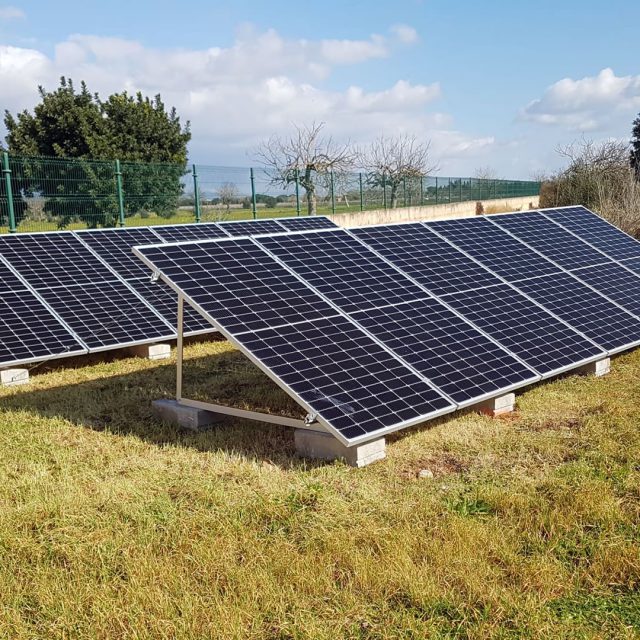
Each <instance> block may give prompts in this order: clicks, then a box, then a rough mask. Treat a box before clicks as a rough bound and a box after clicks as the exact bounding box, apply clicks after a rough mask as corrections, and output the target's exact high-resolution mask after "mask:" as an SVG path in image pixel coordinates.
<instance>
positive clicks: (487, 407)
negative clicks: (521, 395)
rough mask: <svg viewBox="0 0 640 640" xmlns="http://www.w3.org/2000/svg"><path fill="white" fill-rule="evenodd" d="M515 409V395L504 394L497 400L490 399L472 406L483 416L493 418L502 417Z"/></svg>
mask: <svg viewBox="0 0 640 640" xmlns="http://www.w3.org/2000/svg"><path fill="white" fill-rule="evenodd" d="M515 407H516V394H515V393H505V395H503V396H498V397H497V398H490V399H489V400H483V401H482V402H479V403H478V404H474V405H473V409H474V410H475V411H478V412H479V413H483V414H484V415H487V416H491V417H493V418H495V417H496V416H501V415H504V414H505V413H511V412H512V411H513V410H514V409H515Z"/></svg>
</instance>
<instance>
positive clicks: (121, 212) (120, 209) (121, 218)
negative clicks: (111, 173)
mask: <svg viewBox="0 0 640 640" xmlns="http://www.w3.org/2000/svg"><path fill="white" fill-rule="evenodd" d="M116 187H117V189H118V224H119V225H120V226H121V227H124V194H123V193H122V171H120V160H116Z"/></svg>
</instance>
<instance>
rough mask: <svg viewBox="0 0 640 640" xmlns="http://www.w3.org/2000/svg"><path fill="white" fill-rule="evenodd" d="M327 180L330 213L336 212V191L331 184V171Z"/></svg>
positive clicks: (332, 183)
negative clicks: (329, 187)
mask: <svg viewBox="0 0 640 640" xmlns="http://www.w3.org/2000/svg"><path fill="white" fill-rule="evenodd" d="M329 178H330V180H331V183H330V184H331V213H334V214H335V212H336V190H335V185H334V182H333V171H330V172H329Z"/></svg>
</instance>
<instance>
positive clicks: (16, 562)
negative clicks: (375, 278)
mask: <svg viewBox="0 0 640 640" xmlns="http://www.w3.org/2000/svg"><path fill="white" fill-rule="evenodd" d="M186 355H187V357H188V362H187V365H186V369H185V376H186V380H185V383H186V390H185V391H186V393H187V395H189V396H191V397H202V398H205V397H206V398H207V399H209V400H212V401H216V400H217V401H226V402H235V403H238V402H241V401H240V398H244V399H245V401H246V405H245V406H248V407H250V408H254V409H258V410H270V411H278V412H282V413H285V414H290V415H296V411H297V409H296V405H294V403H292V402H291V401H289V400H288V399H287V397H286V396H285V395H284V394H283V393H282V392H281V391H280V390H279V389H277V388H276V387H275V386H274V385H273V384H272V383H271V382H270V381H269V380H268V379H267V378H266V377H265V376H263V375H262V374H261V373H259V372H258V371H257V370H255V369H253V368H250V367H249V366H248V365H247V364H246V361H245V360H244V359H243V358H242V357H241V356H240V354H239V353H238V352H236V351H235V350H234V349H233V348H232V347H231V346H230V345H229V344H228V343H227V342H204V343H200V344H192V345H191V346H189V347H188V348H187V351H186ZM34 373H35V372H34ZM174 374H175V370H174V364H173V363H169V364H165V363H158V362H149V361H146V360H141V359H120V360H114V361H112V362H106V361H102V360H100V359H99V358H97V357H94V359H93V363H92V364H91V363H87V360H83V361H81V362H79V363H78V365H77V366H76V367H75V368H74V367H72V366H71V363H69V366H68V368H65V369H60V370H54V371H51V372H48V373H45V374H40V375H34V378H33V384H32V385H31V386H29V387H22V388H15V389H12V390H10V389H2V390H0V424H1V425H2V428H0V459H1V460H2V464H0V594H1V597H0V638H12V639H22V638H98V639H101V638H104V639H106V638H109V639H111V638H137V639H140V638H181V639H183V638H193V639H196V638H198V639H200V638H209V637H215V638H242V639H245V638H249V639H254V638H255V639H258V638H260V639H262V638H265V639H266V638H269V639H275V638H281V639H284V638H296V639H297V638H312V639H324V638H326V639H327V640H329V639H331V640H334V639H336V638H370V639H373V638H375V639H382V638H416V639H423V638H436V639H438V638H441V639H444V638H502V639H504V638H536V639H538V638H539V639H544V640H548V639H550V638H554V639H556V638H567V639H568V638H574V639H578V638H580V639H582V638H593V639H595V638H637V637H640V430H639V429H638V424H640V403H638V397H639V395H640V351H636V352H635V353H632V354H628V355H624V356H621V357H618V358H616V359H615V360H614V361H613V370H612V373H611V375H609V376H607V377H606V378H600V379H596V378H584V377H576V376H567V377H564V378H563V379H560V380H556V381H554V382H549V383H545V384H540V385H538V386H536V387H535V388H532V389H531V390H529V391H527V392H526V393H523V394H522V395H521V396H519V398H518V411H517V412H516V413H515V414H512V415H509V416H506V417H505V418H503V419H495V420H493V419H490V418H486V417H482V416H479V415H476V414H473V413H459V414H455V415H454V416H453V417H451V416H449V417H447V418H443V419H439V420H437V421H435V422H433V423H431V424H430V425H428V426H427V427H424V428H421V429H414V430H411V431H408V432H406V433H404V434H401V435H396V436H393V437H392V438H390V445H389V446H388V448H387V451H388V459H387V460H386V461H384V462H381V463H376V464H374V465H372V466H370V467H367V468H365V469H361V470H356V469H352V468H349V467H347V466H345V465H343V464H341V463H332V464H322V463H315V462H310V461H304V460H301V459H298V458H296V457H295V455H294V449H293V442H292V434H291V432H290V431H288V430H286V429H284V428H280V427H275V426H259V425H256V424H250V423H243V422H240V421H235V422H234V421H230V422H227V423H225V424H224V425H222V426H219V427H217V428H216V429H214V430H211V431H208V432H205V433H200V434H189V433H186V432H178V431H176V430H174V429H173V428H170V427H167V426H163V425H161V424H159V423H157V422H156V421H155V420H154V419H153V418H152V416H151V412H150V407H149V403H150V401H151V400H152V399H155V398H158V397H162V396H170V395H171V394H172V390H173V384H174ZM424 468H428V469H430V470H431V471H432V472H433V474H434V477H433V478H432V479H420V478H418V477H417V476H418V472H419V471H420V470H421V469H424Z"/></svg>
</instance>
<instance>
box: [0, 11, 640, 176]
mask: <svg viewBox="0 0 640 640" xmlns="http://www.w3.org/2000/svg"><path fill="white" fill-rule="evenodd" d="M639 27H640V3H634V2H630V1H629V0H627V1H624V2H623V1H620V0H611V1H609V2H607V3H602V2H595V1H589V0H587V1H584V0H583V1H582V2H574V1H572V0H566V1H561V0H556V1H555V2H549V1H546V0H545V1H541V2H535V3H533V2H507V1H499V2H491V3H488V2H484V3H480V2H470V1H458V2H455V3H454V2H445V1H444V0H442V1H436V0H424V1H420V0H396V1H394V2H360V1H356V2H348V1H343V2H336V1H334V0H329V1H324V2H322V3H301V2H297V3H293V2H279V1H278V2H257V1H253V2H251V1H249V0H245V1H236V2H233V3H229V2H225V3H222V2H202V1H199V0H192V1H190V2H189V3H179V2H170V1H168V0H164V1H155V2H147V1H140V0H138V1H136V2H133V1H131V0H130V1H129V2H123V1H121V0H111V1H110V2H92V1H87V0H85V1H84V2H78V1H75V0H74V1H65V0H58V1H57V2H55V3H54V2H44V1H42V0H41V1H40V2H36V1H31V2H29V1H24V2H19V1H16V0H14V1H13V2H11V3H10V4H9V3H5V4H3V3H2V0H0V87H2V89H1V90H0V107H2V108H8V109H10V110H11V111H15V110H17V109H22V108H31V107H32V106H33V104H34V103H35V101H36V100H37V93H36V87H37V84H39V83H42V84H44V85H45V86H46V87H48V88H54V87H55V85H56V84H57V78H58V77H59V76H60V75H62V74H64V75H67V76H71V77H73V78H74V79H75V80H76V81H79V80H80V79H85V80H86V81H87V82H88V83H89V87H90V89H92V90H95V91H99V92H100V93H101V94H104V95H106V94H108V93H110V92H112V91H116V90H121V89H123V88H126V89H128V90H130V91H133V90H137V89H140V90H142V91H143V92H145V93H147V94H155V93H157V92H160V93H162V95H163V98H164V99H165V102H166V103H167V104H170V105H175V106H176V107H177V108H178V111H179V113H180V114H181V115H182V117H183V118H184V119H190V120H191V122H192V132H193V141H192V143H191V147H190V155H191V159H192V160H194V161H197V162H201V163H208V164H225V165H229V164H241V165H248V164H250V163H251V161H252V149H254V148H255V146H256V145H257V144H258V142H259V141H260V140H261V139H263V138H265V137H268V136H269V135H272V134H286V132H287V131H288V130H290V129H291V125H292V123H297V124H304V123H309V122H311V121H314V120H315V121H323V122H326V130H327V131H328V132H329V133H331V134H332V135H333V136H334V137H335V138H337V139H350V140H352V141H354V142H355V143H358V144H366V143H367V142H368V141H370V140H371V139H373V138H375V137H377V136H379V135H381V134H384V135H389V136H391V135H397V134H399V133H411V134H415V135H417V136H418V137H420V138H421V139H425V140H426V139H430V140H431V141H432V151H433V155H434V160H435V161H436V162H437V163H438V164H439V165H440V173H441V174H443V175H460V174H473V172H474V171H475V170H476V169H477V168H478V167H481V166H489V167H492V168H493V169H494V170H495V172H496V173H497V174H498V175H501V176H504V177H518V178H528V177H530V176H531V175H532V174H533V173H534V172H537V171H539V170H552V169H554V168H555V167H557V166H558V165H559V163H561V159H560V157H559V156H558V155H557V153H556V152H555V151H554V150H555V148H556V146H557V145H558V144H563V143H566V142H570V141H571V140H575V139H577V138H580V137H581V136H582V135H585V136H587V137H589V138H594V139H597V140H599V139H604V138H610V137H614V138H623V139H626V138H628V137H629V135H630V129H631V122H632V120H633V118H634V116H635V115H637V114H638V112H640V55H639V54H640V38H638V35H637V33H638V28H639Z"/></svg>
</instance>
